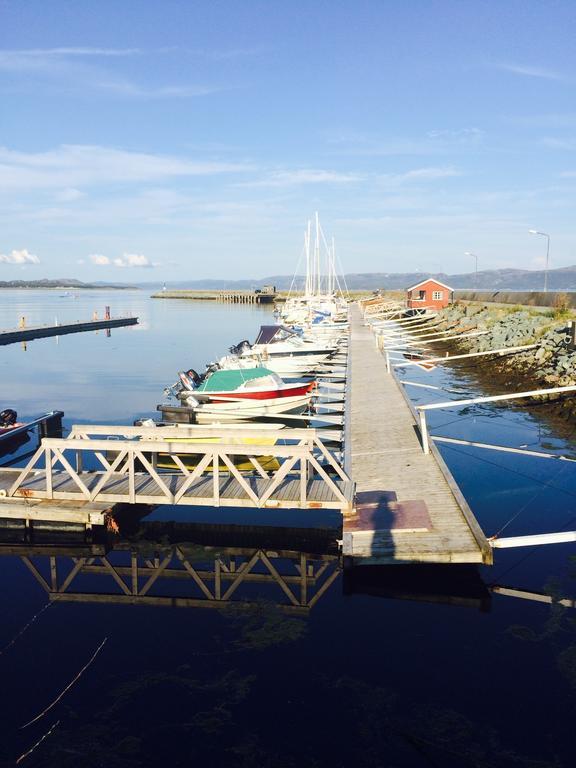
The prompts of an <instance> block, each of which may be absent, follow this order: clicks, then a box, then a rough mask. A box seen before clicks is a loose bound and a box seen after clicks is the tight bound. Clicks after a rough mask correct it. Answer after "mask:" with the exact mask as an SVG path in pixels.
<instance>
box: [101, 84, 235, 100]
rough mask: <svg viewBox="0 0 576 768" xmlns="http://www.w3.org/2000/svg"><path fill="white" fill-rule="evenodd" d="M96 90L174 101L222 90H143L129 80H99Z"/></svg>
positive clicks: (193, 87) (200, 87) (185, 87)
mask: <svg viewBox="0 0 576 768" xmlns="http://www.w3.org/2000/svg"><path fill="white" fill-rule="evenodd" d="M94 85H95V86H96V87H97V88H101V89H102V90H106V91H110V92H111V93H118V94H120V95H121V96H131V97H133V98H138V99H174V98H187V97H194V96H207V95H208V94H210V93H216V92H217V91H220V90H222V89H221V88H219V87H217V86H212V85H164V86H160V87H158V88H145V87H143V86H141V85H138V84H137V83H133V82H131V81H130V80H100V81H98V82H96V83H95V84H94Z"/></svg>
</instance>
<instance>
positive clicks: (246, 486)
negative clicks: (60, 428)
mask: <svg viewBox="0 0 576 768" xmlns="http://www.w3.org/2000/svg"><path fill="white" fill-rule="evenodd" d="M101 436H106V437H108V438H110V437H112V438H118V439H113V440H110V439H102V437H101ZM288 437H289V439H290V440H294V444H291V445H282V444H279V442H278V441H281V440H283V439H286V438H288ZM131 438H132V439H131ZM191 438H193V440H194V441H193V442H190V440H191ZM181 440H187V441H188V442H180V441H181ZM273 441H276V442H274V444H270V443H272V442H273ZM167 458H169V460H170V461H171V463H173V465H174V466H173V468H172V467H171V468H170V469H169V470H168V471H165V470H161V469H159V468H158V463H159V459H161V460H164V461H165V460H166V459H167ZM271 458H272V459H273V460H275V462H274V463H275V464H276V468H274V469H270V468H269V467H270V459H271ZM239 462H242V466H245V465H246V464H247V465H248V466H249V468H250V471H245V470H241V469H239V467H238V463H239ZM85 467H86V468H88V467H89V468H90V469H84V468H85ZM93 467H96V469H94V468H93ZM266 467H268V468H266ZM7 473H9V474H7ZM12 478H13V480H12ZM0 479H1V480H2V485H3V487H4V489H5V491H6V495H7V496H9V497H26V498H39V499H79V498H80V499H84V500H86V501H101V502H102V501H104V502H110V503H121V502H124V503H131V504H135V503H141V504H188V505H211V506H221V505H222V506H224V505H226V506H250V507H253V506H255V507H262V506H275V507H303V508H306V507H325V508H333V509H343V508H346V509H347V508H349V507H350V506H351V504H352V482H351V481H350V478H349V477H348V476H347V475H346V473H345V472H344V470H343V469H342V468H341V466H340V464H339V463H338V461H337V460H336V458H335V457H334V456H333V454H332V453H331V452H330V451H329V450H328V449H327V448H326V447H325V446H324V444H323V443H322V441H321V440H320V439H319V438H318V436H317V434H316V432H315V430H291V431H290V433H289V435H287V434H286V433H283V432H282V430H265V431H264V430H258V429H254V430H250V429H246V430H244V429H242V430H240V429H238V426H237V425H234V428H229V429H226V428H223V427H212V428H211V427H200V428H193V427H187V428H185V429H184V428H181V427H165V428H161V429H159V428H154V427H152V428H147V427H106V426H102V427H101V426H91V425H86V426H84V425H82V426H75V427H73V431H72V434H71V435H70V436H69V437H68V438H66V439H56V438H46V439H44V440H43V441H42V444H41V446H40V448H39V449H38V450H37V451H36V453H35V454H34V455H33V456H32V458H31V459H30V461H29V462H28V464H27V465H26V467H24V469H22V470H4V471H0ZM11 480H12V482H10V481H11Z"/></svg>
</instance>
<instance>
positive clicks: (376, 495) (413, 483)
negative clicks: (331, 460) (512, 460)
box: [343, 305, 492, 564]
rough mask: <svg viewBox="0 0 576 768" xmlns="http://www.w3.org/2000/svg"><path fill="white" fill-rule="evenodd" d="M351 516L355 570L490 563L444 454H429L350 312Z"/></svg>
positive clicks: (349, 546) (349, 540)
mask: <svg viewBox="0 0 576 768" xmlns="http://www.w3.org/2000/svg"><path fill="white" fill-rule="evenodd" d="M350 354H351V393H350V399H351V403H350V408H349V413H348V414H347V416H348V419H349V420H350V433H351V436H350V443H351V444H350V450H351V475H352V479H353V480H354V482H355V483H356V493H357V499H356V505H355V511H354V514H353V515H350V516H346V517H345V519H344V524H343V554H344V556H345V557H349V558H352V560H353V562H354V563H356V564H359V563H362V564H386V563H389V564H394V563H416V562H422V563H481V562H485V563H488V562H491V557H492V554H491V549H490V546H489V544H488V542H487V541H486V538H485V537H484V535H483V533H482V531H481V529H480V527H479V526H478V523H477V522H476V520H475V518H474V516H473V514H472V512H471V511H470V509H469V507H468V505H467V503H466V501H465V499H464V498H463V497H462V495H461V493H460V491H459V489H458V487H457V486H456V484H455V482H454V480H453V478H452V476H451V475H450V473H449V471H448V469H447V467H446V466H445V465H444V462H443V461H442V459H441V457H440V455H439V454H438V452H437V451H436V450H435V449H434V450H433V451H432V452H431V453H430V454H428V455H426V454H424V452H423V451H422V446H421V443H420V437H419V433H418V429H417V427H416V422H415V420H414V417H413V415H412V411H411V409H410V407H409V405H408V402H407V400H406V399H405V396H404V393H403V392H402V391H401V390H400V386H399V385H398V384H397V382H396V379H395V378H394V376H392V375H391V374H388V373H387V371H386V365H385V361H384V358H383V357H382V355H380V354H379V352H378V351H377V349H376V345H375V339H374V336H373V334H372V332H371V330H370V329H369V328H368V327H366V326H365V325H364V323H363V320H362V317H361V314H360V310H359V308H358V307H357V306H356V305H354V306H353V307H352V309H351V345H350Z"/></svg>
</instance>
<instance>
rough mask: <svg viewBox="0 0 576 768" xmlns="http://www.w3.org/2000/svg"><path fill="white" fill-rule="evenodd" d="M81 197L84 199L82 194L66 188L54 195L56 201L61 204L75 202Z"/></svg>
mask: <svg viewBox="0 0 576 768" xmlns="http://www.w3.org/2000/svg"><path fill="white" fill-rule="evenodd" d="M81 197H84V193H83V192H80V190H79V189H74V188H73V187H67V188H66V189H63V190H62V191H61V192H58V194H57V195H56V199H57V200H59V201H60V202H61V203H73V202H74V201H75V200H80V198H81Z"/></svg>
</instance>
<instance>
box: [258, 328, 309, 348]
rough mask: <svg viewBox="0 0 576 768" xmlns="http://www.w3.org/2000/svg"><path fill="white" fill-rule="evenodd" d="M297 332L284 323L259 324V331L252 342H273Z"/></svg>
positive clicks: (283, 339)
mask: <svg viewBox="0 0 576 768" xmlns="http://www.w3.org/2000/svg"><path fill="white" fill-rule="evenodd" d="M297 335H298V334H297V333H296V332H295V331H293V330H292V329H291V328H287V327H286V326H285V325H261V326H260V333H259V334H258V336H257V337H256V341H255V342H254V344H273V343H274V342H276V341H285V340H286V339H289V338H291V337H293V336H297Z"/></svg>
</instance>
